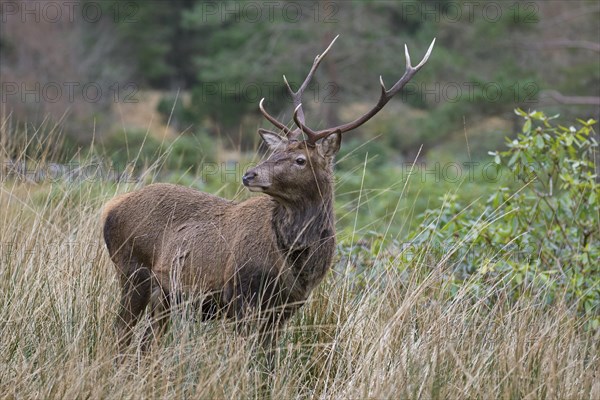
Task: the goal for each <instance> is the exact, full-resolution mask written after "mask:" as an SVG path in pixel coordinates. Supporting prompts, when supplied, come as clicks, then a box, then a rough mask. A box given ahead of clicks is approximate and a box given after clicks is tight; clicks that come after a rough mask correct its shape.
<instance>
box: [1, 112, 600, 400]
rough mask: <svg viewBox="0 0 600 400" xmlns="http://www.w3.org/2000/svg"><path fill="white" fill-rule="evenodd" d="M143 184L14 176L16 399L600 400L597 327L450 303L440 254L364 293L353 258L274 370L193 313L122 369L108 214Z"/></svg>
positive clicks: (185, 313)
mask: <svg viewBox="0 0 600 400" xmlns="http://www.w3.org/2000/svg"><path fill="white" fill-rule="evenodd" d="M3 129H4V131H3V132H2V133H4V134H6V133H7V131H6V130H7V129H9V127H8V126H7V124H6V123H4V124H3ZM4 137H6V136H4ZM17 150H18V149H17V148H15V147H11V146H10V145H9V144H7V143H6V142H5V143H4V144H3V145H2V153H3V154H2V162H3V163H7V162H8V161H7V160H8V159H9V158H11V157H13V158H14V157H15V155H16V156H17V157H20V158H21V159H22V160H25V159H27V158H28V157H30V156H29V155H27V152H26V151H17ZM21 150H22V149H21ZM12 161H14V160H12ZM36 161H37V164H34V165H43V164H44V162H45V160H44V159H38V160H36ZM32 176H33V175H32ZM134 186H136V184H135V183H118V182H114V181H111V180H109V179H102V178H98V179H88V180H85V181H81V180H72V181H69V180H66V179H54V180H52V181H49V180H48V179H41V180H38V181H36V180H32V179H29V180H27V179H22V178H19V177H16V176H14V175H13V176H8V175H3V179H2V185H1V186H0V187H1V189H0V245H1V246H2V248H1V256H2V259H1V267H0V316H1V317H0V396H1V397H3V398H102V399H104V398H161V399H163V398H177V399H178V398H203V399H212V398H217V399H233V398H263V397H266V398H273V399H275V398H276V399H280V398H311V399H312V398H324V399H329V398H333V399H350V398H352V399H357V398H361V399H362V398H378V399H379V398H389V399H399V398H407V399H411V398H425V399H426V398H440V399H458V398H481V399H493V398H499V399H516V398H528V399H538V398H540V399H543V398H549V399H598V398H600V356H599V353H598V343H599V339H600V336H599V333H598V332H594V331H590V330H586V329H585V322H586V321H585V319H584V318H583V317H580V316H577V315H576V314H574V313H573V312H572V310H570V309H569V308H568V307H567V306H565V305H562V304H560V303H559V304H555V305H553V306H547V305H545V304H544V301H543V299H541V298H540V299H537V298H533V299H531V298H529V299H525V298H524V299H522V300H517V301H516V302H515V301H509V300H508V299H509V298H510V297H511V296H509V293H506V289H505V288H503V287H500V286H493V287H490V288H488V289H486V290H487V292H485V293H483V294H481V293H480V294H479V295H478V297H473V295H472V294H471V293H470V292H468V291H467V290H461V289H459V292H458V293H457V294H454V295H453V296H450V291H451V290H454V289H453V288H452V287H450V285H449V284H448V283H447V281H446V279H445V276H446V273H447V271H448V269H449V268H451V267H452V266H451V265H447V264H445V263H444V262H443V260H435V259H433V260H432V259H431V257H429V256H428V255H427V254H425V255H423V256H420V257H414V258H412V259H407V257H390V258H389V259H390V261H389V262H384V263H379V264H378V265H379V266H378V267H377V270H376V271H370V274H369V278H368V279H365V280H363V281H361V283H360V284H357V282H356V279H355V278H356V277H355V275H353V274H351V273H349V268H348V265H347V263H346V261H341V259H340V260H338V263H337V265H336V266H335V268H334V270H333V271H332V273H331V274H330V275H329V276H328V277H327V279H326V280H325V282H324V283H323V284H322V285H321V286H320V287H319V288H318V289H317V290H316V291H315V292H314V293H313V295H312V296H311V298H310V301H309V302H308V304H307V305H306V306H305V307H303V308H302V309H301V311H300V312H298V313H297V315H296V316H295V317H294V318H292V320H291V321H290V322H289V323H288V325H287V327H286V329H285V331H284V334H283V337H282V338H281V340H280V341H279V343H278V347H277V351H276V360H275V363H274V367H273V368H272V369H270V368H268V367H266V366H265V365H264V364H265V363H264V359H263V357H262V356H261V354H260V352H259V351H257V349H256V341H255V340H254V338H253V337H252V336H240V335H238V334H237V333H236V331H235V329H233V327H232V326H231V324H230V323H229V322H226V321H221V320H217V321H212V322H208V323H203V322H198V321H196V320H195V319H194V313H193V310H191V309H190V307H188V306H186V305H184V307H183V309H182V310H179V311H178V312H176V313H173V315H172V317H171V320H172V321H171V329H170V330H169V332H168V333H167V334H166V335H165V336H164V337H163V338H162V339H161V340H160V342H158V343H156V344H155V345H154V347H153V348H152V350H151V351H150V353H148V354H141V353H140V352H136V351H131V352H130V354H128V356H127V358H126V359H125V361H124V362H122V363H119V362H117V353H116V345H115V340H116V338H115V335H114V332H113V329H112V328H113V322H114V319H115V315H116V311H117V302H118V292H119V290H118V285H117V281H116V277H115V274H114V270H113V266H112V264H111V262H110V260H109V258H108V255H107V253H106V250H105V247H104V244H103V241H102V238H101V233H100V225H99V219H98V217H99V212H100V208H101V205H102V203H103V202H104V201H105V200H107V199H108V198H110V197H111V196H113V195H114V194H115V193H117V192H123V191H127V190H131V189H133V188H134ZM145 324H147V321H145V322H144V323H142V324H141V325H140V326H139V327H138V329H137V331H138V332H137V333H138V336H137V337H138V338H139V337H140V336H141V335H140V332H142V331H143V330H144V328H145V327H144V325H145Z"/></svg>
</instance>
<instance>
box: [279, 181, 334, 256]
mask: <svg viewBox="0 0 600 400" xmlns="http://www.w3.org/2000/svg"><path fill="white" fill-rule="evenodd" d="M319 188H320V192H317V196H314V197H313V198H308V197H304V198H303V199H302V201H301V202H299V203H296V204H287V203H285V202H282V201H278V200H273V201H275V203H276V204H275V207H274V209H273V229H274V231H275V235H276V237H277V245H278V247H279V249H280V250H281V251H283V252H284V253H289V252H296V251H301V250H305V249H308V248H310V247H314V246H318V245H319V243H320V242H321V241H322V240H323V239H325V238H327V237H330V236H331V235H333V233H334V220H335V218H334V215H333V185H332V183H331V182H330V181H329V180H327V181H323V182H321V183H320V185H319Z"/></svg>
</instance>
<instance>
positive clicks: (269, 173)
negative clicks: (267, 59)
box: [242, 36, 435, 201]
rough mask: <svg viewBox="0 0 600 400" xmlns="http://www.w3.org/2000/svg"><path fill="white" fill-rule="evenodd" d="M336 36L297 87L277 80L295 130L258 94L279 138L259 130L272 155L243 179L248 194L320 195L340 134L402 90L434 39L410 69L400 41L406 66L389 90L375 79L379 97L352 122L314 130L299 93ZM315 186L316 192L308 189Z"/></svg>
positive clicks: (284, 197) (328, 178) (328, 179)
mask: <svg viewBox="0 0 600 400" xmlns="http://www.w3.org/2000/svg"><path fill="white" fill-rule="evenodd" d="M338 37H339V36H336V37H335V38H334V39H333V40H332V41H331V43H330V44H329V46H328V47H327V49H325V51H324V52H323V53H322V54H319V55H317V56H316V57H315V60H314V62H313V65H312V68H311V69H310V71H309V73H308V75H307V76H306V78H305V80H304V82H303V83H302V85H300V88H299V89H298V90H297V91H295V92H294V91H293V90H292V88H291V86H290V84H289V82H288V81H287V79H286V77H285V75H284V76H283V80H284V82H285V84H286V86H287V88H288V92H289V94H290V96H291V98H292V101H293V104H294V114H293V120H294V123H295V125H296V128H295V129H290V128H288V127H287V126H286V125H285V124H284V123H282V122H280V121H278V120H277V119H276V118H275V117H273V116H272V115H271V114H269V113H268V112H267V111H266V110H265V108H264V105H263V102H264V100H265V99H264V98H263V99H262V100H261V101H260V103H259V109H260V111H261V113H262V114H263V116H264V117H265V118H266V119H267V120H268V121H269V122H270V123H272V124H273V125H274V126H275V127H277V128H279V129H280V130H281V132H282V133H283V134H284V136H280V135H278V134H277V133H275V132H271V131H268V130H266V129H259V131H258V132H259V134H260V135H261V137H262V139H263V141H264V142H265V144H266V145H267V146H268V148H269V149H270V150H271V151H272V155H271V156H270V157H269V158H268V159H267V160H266V161H264V162H262V163H261V164H259V165H258V166H256V167H255V168H252V169H251V170H249V171H248V172H247V173H246V174H245V175H244V177H243V180H242V181H243V184H244V185H245V186H246V187H248V189H249V190H250V191H253V192H264V193H266V194H268V195H271V196H273V197H274V198H276V199H280V200H284V201H285V200H287V201H294V199H303V200H307V197H311V196H312V195H313V194H315V193H319V194H320V195H322V193H321V191H322V190H323V188H326V187H327V184H328V183H330V182H331V179H332V166H333V159H334V156H335V154H336V153H337V151H338V150H339V148H340V144H341V138H342V134H344V133H345V132H349V131H351V130H353V129H356V128H358V127H359V126H361V125H363V124H364V123H365V122H367V121H368V120H370V119H371V118H372V117H373V116H375V115H376V114H377V113H378V112H379V111H380V110H381V109H382V108H383V107H384V106H385V105H386V104H387V103H388V102H389V101H390V99H391V98H392V97H394V96H395V95H396V94H397V93H398V92H400V91H401V90H402V88H403V87H404V86H405V85H406V84H407V83H408V82H409V81H410V80H411V79H412V78H413V76H414V75H415V74H416V73H417V72H418V71H419V70H420V69H421V68H422V67H423V65H425V63H426V62H427V60H428V59H429V56H430V55H431V51H432V50H433V46H434V44H435V39H433V41H432V42H431V45H430V46H429V49H428V50H427V53H426V54H425V57H423V59H422V60H421V62H420V63H419V64H418V65H417V66H415V67H413V66H412V65H411V61H410V55H409V53H408V47H407V46H406V45H404V54H405V57H406V69H405V71H404V74H403V75H402V77H401V78H400V80H398V81H397V82H396V83H395V84H394V85H393V86H392V87H391V88H390V89H387V88H386V86H385V84H384V83H383V79H382V77H381V76H380V77H379V84H380V86H381V94H380V96H379V101H378V102H377V103H376V104H375V106H374V107H373V108H371V109H370V110H369V111H368V112H367V113H365V114H364V115H362V116H360V117H358V118H357V119H355V120H354V121H351V122H348V123H346V124H342V125H339V126H335V127H330V128H326V129H322V130H318V131H315V130H313V129H311V128H309V127H308V126H307V125H306V122H305V118H304V111H303V109H302V94H303V93H304V90H306V88H307V86H308V84H309V83H310V81H311V79H312V77H313V75H314V74H315V71H316V70H317V68H318V67H319V65H320V64H321V61H322V60H323V58H324V57H325V55H327V52H328V51H329V50H330V49H331V47H332V46H333V44H334V43H335V41H336V40H337V38H338ZM315 186H316V187H317V189H319V190H317V191H315V190H314V187H315Z"/></svg>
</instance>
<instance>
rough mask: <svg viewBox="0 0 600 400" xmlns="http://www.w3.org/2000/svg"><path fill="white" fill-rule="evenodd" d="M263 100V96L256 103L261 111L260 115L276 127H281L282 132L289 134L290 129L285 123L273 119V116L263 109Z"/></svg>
mask: <svg viewBox="0 0 600 400" xmlns="http://www.w3.org/2000/svg"><path fill="white" fill-rule="evenodd" d="M264 101H265V98H264V97H263V98H262V99H261V100H260V102H259V103H258V108H259V109H260V112H261V113H262V115H263V116H264V117H265V118H266V119H267V120H268V121H269V122H270V123H272V124H273V125H275V126H276V127H277V128H279V129H281V130H282V131H283V133H285V134H286V135H289V134H290V133H291V132H292V131H291V129H290V128H288V127H287V126H285V124H283V123H281V122H279V121H277V119H275V117H273V116H272V115H271V114H269V113H268V112H267V110H265V107H264V106H263V102H264Z"/></svg>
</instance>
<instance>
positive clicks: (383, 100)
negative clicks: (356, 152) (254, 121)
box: [308, 38, 435, 144]
mask: <svg viewBox="0 0 600 400" xmlns="http://www.w3.org/2000/svg"><path fill="white" fill-rule="evenodd" d="M434 44H435V38H434V39H433V41H432V42H431V44H430V45H429V49H428V50H427V53H426V54H425V56H424V57H423V59H422V60H421V62H420V63H419V64H417V66H416V67H413V66H412V64H411V62H410V54H409V53H408V46H406V44H405V45H404V55H405V57H406V69H405V71H404V74H403V75H402V77H401V78H400V80H398V82H396V83H395V84H394V86H392V87H391V88H390V89H389V90H388V89H386V87H385V84H384V83H383V78H382V77H381V76H380V77H379V84H380V85H381V94H380V96H379V101H378V102H377V104H375V106H374V107H373V108H372V109H371V110H369V111H368V112H367V113H366V114H364V115H363V116H361V117H359V118H357V119H355V120H354V121H352V122H349V123H347V124H343V125H339V126H336V127H333V128H327V129H323V130H321V131H317V132H313V134H308V140H309V141H310V142H311V143H313V144H314V143H315V142H316V141H317V140H319V139H322V138H324V137H326V136H328V135H330V134H331V133H333V132H335V131H339V132H340V133H344V132H348V131H351V130H353V129H356V128H358V127H359V126H361V125H362V124H364V123H365V122H367V121H368V120H370V119H371V118H372V117H373V116H374V115H375V114H377V113H378V112H379V111H380V110H381V109H382V108H383V107H384V106H385V105H386V104H387V103H388V101H390V99H391V98H392V97H394V96H395V95H396V94H397V93H398V92H399V91H400V90H402V88H403V87H404V86H405V85H406V84H407V83H408V81H410V80H411V79H412V78H413V77H414V76H415V74H416V73H417V72H418V71H419V70H420V69H421V67H423V65H425V63H426V62H427V60H429V56H430V55H431V52H432V50H433V46H434Z"/></svg>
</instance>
